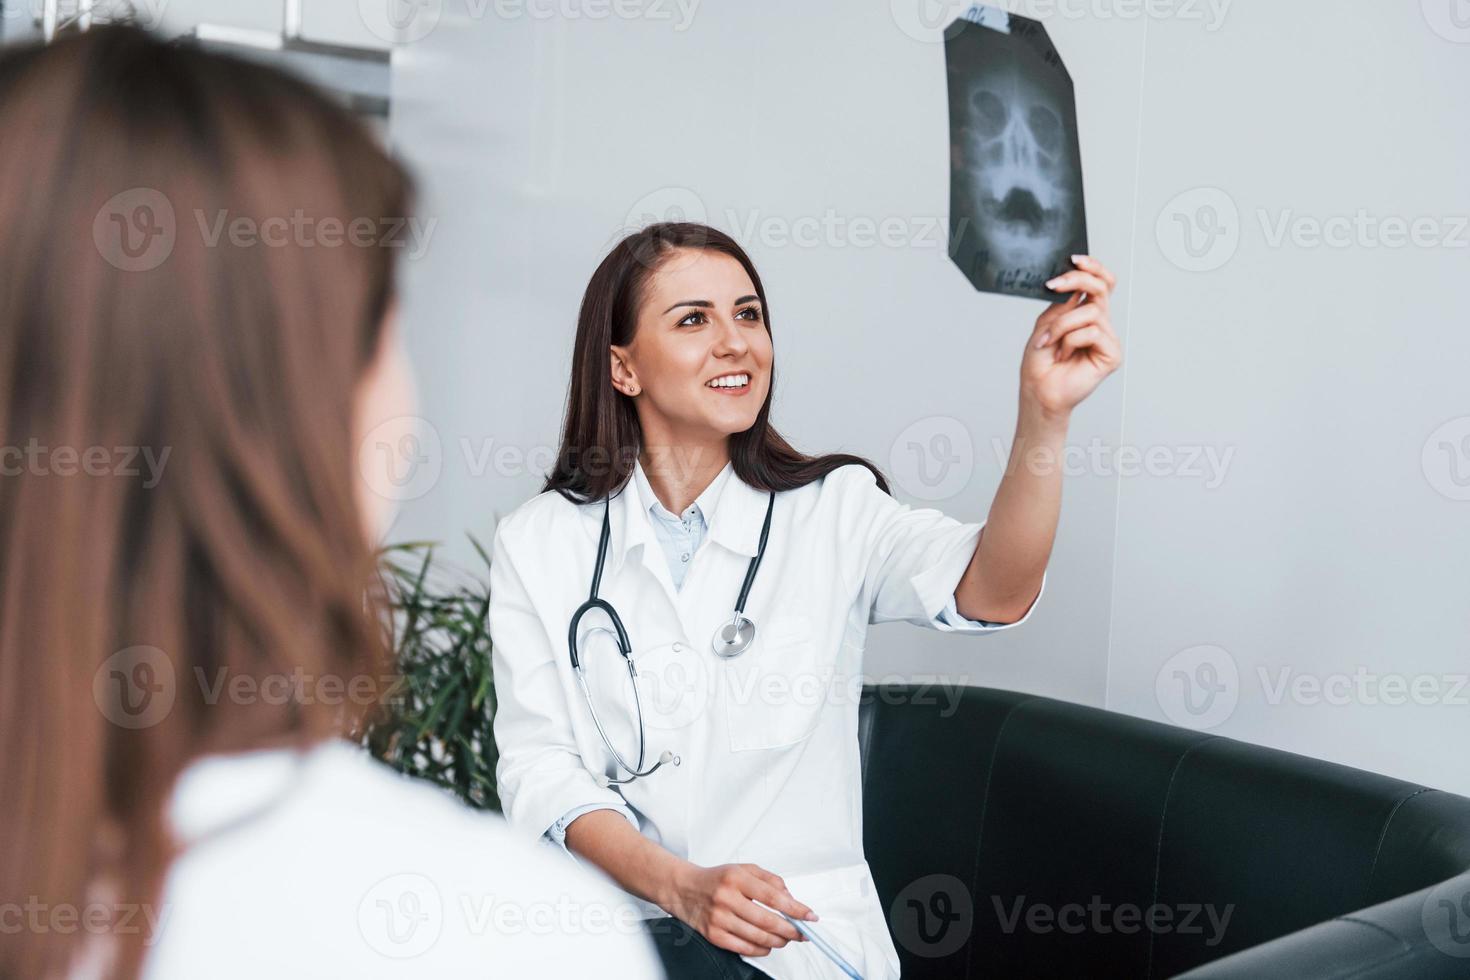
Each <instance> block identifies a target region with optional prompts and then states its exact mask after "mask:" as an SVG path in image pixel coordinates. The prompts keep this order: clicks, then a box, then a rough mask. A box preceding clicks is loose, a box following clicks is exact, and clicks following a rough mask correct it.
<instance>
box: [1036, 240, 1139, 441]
mask: <svg viewBox="0 0 1470 980" xmlns="http://www.w3.org/2000/svg"><path fill="white" fill-rule="evenodd" d="M1072 260H1073V263H1074V265H1075V266H1076V268H1074V269H1072V270H1070V271H1068V272H1064V273H1062V274H1061V275H1059V276H1057V277H1056V278H1055V279H1052V280H1050V281H1048V282H1047V284H1046V285H1047V288H1048V289H1052V290H1054V291H1057V292H1070V293H1071V295H1070V296H1068V298H1067V299H1066V300H1065V301H1063V302H1060V303H1053V304H1051V305H1050V306H1048V307H1047V308H1046V309H1045V310H1043V311H1042V312H1041V315H1040V316H1038V317H1037V318H1036V328H1035V329H1034V330H1033V331H1032V333H1031V342H1030V343H1028V344H1027V346H1026V356H1025V357H1024V358H1023V359H1022V361H1021V397H1022V408H1023V410H1025V409H1026V408H1028V407H1030V408H1031V409H1032V410H1034V411H1037V412H1040V413H1043V414H1045V415H1048V416H1051V417H1053V418H1065V417H1066V416H1067V415H1068V413H1070V412H1071V411H1072V409H1073V408H1074V407H1076V405H1077V404H1078V403H1079V402H1081V401H1082V400H1083V399H1084V398H1086V397H1087V396H1088V395H1090V394H1091V393H1092V392H1093V390H1094V389H1095V388H1097V386H1098V385H1099V384H1101V383H1102V380H1103V378H1106V377H1107V376H1108V375H1109V374H1112V373H1113V372H1114V371H1116V370H1117V369H1118V365H1120V364H1122V363H1123V345H1122V343H1121V342H1120V341H1119V340H1118V335H1117V334H1116V333H1114V332H1113V324H1112V321H1111V320H1110V319H1109V317H1108V298H1109V296H1110V295H1111V294H1112V292H1113V287H1114V286H1115V285H1116V284H1117V279H1116V278H1115V277H1114V276H1113V274H1112V273H1111V272H1109V271H1108V269H1107V267H1106V266H1105V265H1103V264H1102V263H1101V262H1099V261H1098V260H1097V259H1095V258H1093V257H1092V256H1090V255H1074V256H1072ZM1028 403H1029V406H1028Z"/></svg>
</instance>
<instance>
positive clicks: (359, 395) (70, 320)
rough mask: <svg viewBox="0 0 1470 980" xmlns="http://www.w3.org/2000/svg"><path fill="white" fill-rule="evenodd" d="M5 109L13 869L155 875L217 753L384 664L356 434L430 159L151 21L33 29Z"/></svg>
mask: <svg viewBox="0 0 1470 980" xmlns="http://www.w3.org/2000/svg"><path fill="white" fill-rule="evenodd" d="M0 134H3V137H0V228H3V229H4V235H5V260H4V261H3V262H0V785H3V786H5V792H4V794H3V795H4V797H5V800H6V802H5V804H4V805H5V807H6V810H7V813H6V815H5V821H4V825H5V828H6V834H7V837H8V840H7V842H6V847H5V848H4V849H3V850H0V893H3V894H5V895H30V896H36V897H37V900H38V901H40V902H42V903H45V904H49V905H52V906H53V907H54V906H59V905H64V904H70V905H72V906H74V907H80V906H81V904H82V902H83V901H84V896H85V895H87V894H88V892H87V888H88V884H89V882H95V881H96V880H97V879H98V878H99V877H105V878H107V879H108V880H109V881H110V883H111V887H113V888H115V889H117V891H116V892H115V893H114V894H116V895H117V896H118V898H117V900H118V901H124V902H127V901H131V902H145V901H151V900H153V899H154V898H155V897H156V895H157V893H158V888H159V885H160V883H161V880H162V877H161V876H162V873H163V870H164V869H165V867H166V864H167V860H168V855H169V844H168V837H167V833H166V828H165V826H164V824H163V823H162V816H163V814H162V810H163V805H164V803H165V801H166V798H167V795H168V793H169V792H170V790H171V787H172V783H173V780H174V777H175V776H176V775H177V774H178V772H179V771H180V769H181V768H182V767H183V766H184V765H185V764H186V763H187V762H188V761H189V760H190V759H191V758H193V757H194V756H196V755H199V754H201V753H203V752H206V751H231V750H240V749H246V748H251V747H255V746H259V745H264V744H272V743H277V744H279V743H295V744H304V743H306V742H308V741H310V740H313V739H315V738H318V737H320V736H322V735H324V734H326V733H328V732H332V731H334V730H340V729H341V728H342V727H343V726H344V725H351V724H353V723H354V720H355V717H356V716H357V715H359V714H360V713H361V712H363V711H366V710H367V709H368V707H369V699H367V698H362V697H359V698H357V699H353V698H351V697H344V696H343V695H342V693H341V692H342V691H343V690H344V689H346V686H347V685H350V684H351V682H352V681H353V680H354V679H359V680H360V679H362V678H368V679H370V681H371V682H372V684H373V685H374V690H376V689H377V688H376V685H377V684H378V682H379V681H380V680H381V679H383V678H384V676H385V674H386V673H387V669H386V660H385V650H384V645H383V642H382V638H381V635H380V633H379V631H378V629H377V628H376V626H375V622H374V619H373V616H372V606H371V603H365V588H366V587H367V585H368V583H369V582H370V581H371V567H372V560H371V559H372V556H371V547H370V541H371V539H372V537H373V534H374V532H375V530H376V528H375V527H374V523H375V521H376V520H377V519H379V518H375V516H374V514H375V513H376V512H377V511H378V510H379V508H375V507H370V506H368V505H369V504H370V503H371V501H370V498H368V497H366V496H364V495H363V493H362V491H361V489H360V486H361V484H360V481H358V480H357V479H356V478H355V473H356V472H357V470H356V466H355V464H354V450H355V446H356V443H357V440H358V439H359V438H361V436H362V433H363V430H364V428H365V426H366V425H367V424H368V422H367V420H369V419H371V418H374V417H383V416H386V415H391V414H394V411H395V410H394V408H393V403H394V402H395V401H396V400H397V399H398V398H399V397H400V395H401V393H402V392H403V390H404V379H403V376H402V369H401V361H400V360H399V359H398V357H397V355H396V351H397V345H396V343H395V342H394V340H393V338H392V330H391V319H392V318H391V310H392V307H393V296H394V286H393V257H394V255H395V254H396V253H395V250H394V249H392V248H389V247H385V243H384V242H383V235H384V233H385V232H386V230H387V229H388V228H389V227H390V225H391V223H392V222H393V221H394V220H395V219H402V218H403V217H404V216H405V211H406V208H407V206H408V197H409V195H410V187H409V181H408V179H407V177H406V175H405V174H404V173H403V171H402V170H400V168H399V167H398V166H397V165H395V164H394V163H393V162H392V161H391V160H390V159H389V158H388V157H387V156H386V155H385V154H384V153H383V152H382V150H381V149H380V148H379V147H378V146H377V145H376V143H375V142H374V141H373V140H372V138H371V137H370V136H369V135H368V134H367V133H366V132H365V131H364V129H363V128H362V127H361V126H360V125H359V124H358V123H357V121H356V120H354V119H353V118H352V117H351V116H350V114H348V113H347V112H345V111H344V110H343V109H341V108H339V107H338V106H336V105H335V104H333V103H331V102H330V101H328V100H327V99H325V98H324V97H322V96H321V95H319V94H317V93H316V92H314V91H313V90H311V89H310V88H309V87H308V86H306V85H305V84H303V83H301V82H299V81H297V80H295V79H293V78H291V77H288V76H286V75H284V74H282V73H280V72H277V71H275V70H272V69H269V68H266V67H263V66H259V65H255V64H250V63H246V62H244V61H240V60H235V59H229V58H225V57H222V56H219V55H215V54H210V53H206V52H203V51H201V50H198V49H195V48H192V47H185V46H174V45H167V44H164V43H161V42H159V41H157V40H155V39H153V38H151V37H149V36H148V35H146V34H144V33H142V32H139V31H136V30H133V29H130V28H118V27H112V28H100V29H96V30H93V31H90V32H87V33H84V34H80V35H77V36H71V37H66V38H63V39H61V40H58V41H57V42H55V43H54V44H52V45H50V46H48V47H39V46H36V47H27V48H24V49H16V50H10V51H8V52H6V53H5V54H4V55H3V57H0ZM242 678H243V679H244V681H243V682H242V681H241V679H242ZM266 678H276V679H278V680H279V679H286V678H289V679H292V680H291V683H292V685H293V686H292V687H291V688H290V690H291V696H288V697H285V698H281V697H267V696H266V692H268V691H270V690H273V689H279V685H277V688H271V687H269V686H267V685H266V684H263V683H262V681H263V680H265V679H266ZM324 681H325V682H326V683H323V682H324ZM357 690H358V691H362V690H364V688H363V686H362V684H360V683H359V684H358V685H357ZM251 692H253V693H251ZM328 692H338V693H337V694H336V695H335V696H328ZM379 693H380V692H379ZM99 830H106V831H108V833H99V832H98V831H99ZM17 938H19V940H20V941H19V942H16V941H15V940H16V939H17ZM121 938H123V940H124V949H123V958H122V960H120V966H121V969H122V971H123V972H128V971H131V970H133V969H135V968H136V965H137V963H138V957H139V956H140V955H141V942H140V941H139V940H140V939H141V938H146V937H133V940H132V941H131V942H130V941H129V940H128V937H126V936H124V937H121ZM74 940H75V936H73V935H71V934H59V933H56V932H54V931H53V932H49V933H48V932H34V933H27V934H24V935H22V936H20V937H14V936H12V937H7V940H6V943H5V945H4V947H3V949H4V952H0V976H41V975H44V974H46V973H48V972H51V971H54V970H56V969H58V968H60V965H61V964H63V963H64V962H65V961H66V960H67V959H68V958H69V957H70V956H72V955H74V954H75V949H74V945H75V943H74Z"/></svg>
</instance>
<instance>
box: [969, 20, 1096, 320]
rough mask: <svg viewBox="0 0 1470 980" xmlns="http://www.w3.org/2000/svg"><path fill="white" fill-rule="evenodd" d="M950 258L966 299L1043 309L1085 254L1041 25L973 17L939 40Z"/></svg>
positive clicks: (1072, 116) (1052, 58) (1065, 116)
mask: <svg viewBox="0 0 1470 980" xmlns="http://www.w3.org/2000/svg"><path fill="white" fill-rule="evenodd" d="M944 55H945V64H946V68H947V75H948V79H949V149H950V178H949V255H950V258H952V259H953V260H954V262H955V264H956V265H957V266H959V267H960V271H961V272H963V273H964V274H965V276H966V277H967V278H968V279H969V280H970V282H971V283H973V284H974V286H975V288H976V289H980V290H984V291H985V292H991V293H1005V294H1007V295H1011V296H1030V297H1034V298H1037V299H1045V300H1048V301H1051V302H1055V301H1057V300H1060V299H1063V298H1064V296H1063V295H1061V294H1058V293H1054V292H1052V291H1051V290H1049V289H1047V288H1046V286H1045V285H1044V283H1045V282H1046V281H1047V280H1048V279H1051V278H1052V277H1053V276H1055V275H1057V274H1058V273H1061V272H1064V271H1066V270H1068V269H1071V268H1072V261H1071V256H1072V255H1073V254H1074V253H1086V252H1087V218H1086V215H1085V214H1084V211H1083V206H1082V155H1081V151H1080V149H1079V147H1078V143H1077V105H1076V102H1075V101H1074V99H1073V95H1072V78H1071V76H1070V75H1068V74H1067V69H1066V66H1064V65H1063V64H1062V59H1061V56H1060V55H1058V54H1057V49H1056V47H1055V46H1054V45H1053V44H1052V43H1051V38H1049V37H1048V36H1047V33H1046V28H1045V27H1043V26H1042V25H1041V23H1040V22H1039V21H1035V20H1032V19H1030V18H1029V17H1021V16H1019V15H1017V14H1012V13H1009V12H1007V11H1004V10H1000V9H998V8H996V7H988V6H981V5H976V6H973V7H971V8H970V9H969V10H968V11H967V12H966V13H965V15H964V16H963V17H961V18H959V19H958V20H956V21H955V22H954V23H953V24H951V25H950V26H949V28H948V29H947V30H946V31H945V41H944Z"/></svg>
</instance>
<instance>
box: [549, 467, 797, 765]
mask: <svg viewBox="0 0 1470 980" xmlns="http://www.w3.org/2000/svg"><path fill="white" fill-rule="evenodd" d="M769 493H770V497H769V499H768V501H767V503H766V519H765V521H764V523H762V524H761V536H760V546H759V547H758V548H757V549H756V554H755V557H754V558H752V559H751V560H750V565H749V566H747V567H746V569H745V581H744V582H742V583H741V586H740V595H739V597H738V598H737V599H736V600H735V613H734V617H733V618H732V619H731V625H734V626H735V627H737V630H738V627H739V626H740V624H741V623H743V622H747V620H746V619H745V603H746V601H747V600H748V599H749V598H750V588H751V586H752V585H753V584H754V583H755V576H756V572H757V571H759V570H760V566H761V561H762V560H763V559H764V558H765V556H766V542H767V541H768V540H769V539H770V536H771V515H772V514H773V513H774V512H775V508H776V492H775V491H774V490H772V491H769ZM611 512H612V495H609V496H608V498H607V499H606V501H605V502H604V505H603V510H602V534H601V535H600V536H599V538H598V541H597V564H596V565H595V566H594V568H593V570H592V587H591V588H590V589H589V590H588V594H587V601H586V602H584V603H582V604H581V605H580V606H578V607H577V610H576V612H574V613H572V618H571V622H570V623H568V624H567V649H568V650H569V651H570V653H571V658H572V672H573V673H574V674H575V675H576V677H577V684H578V686H580V687H581V689H582V698H583V700H585V701H586V702H587V711H588V713H590V714H591V715H592V723H593V724H594V725H596V726H597V734H598V735H599V736H601V738H602V742H603V744H604V745H606V746H607V749H608V751H609V752H611V753H612V756H613V759H614V760H615V761H616V763H617V765H618V766H619V767H620V768H622V769H624V770H626V771H627V772H628V773H630V775H629V776H627V777H626V778H622V777H618V778H614V777H611V776H604V777H602V779H603V780H604V781H605V782H607V783H630V782H632V781H633V780H634V779H637V778H639V777H641V776H647V775H650V774H652V773H653V772H655V771H656V770H657V769H658V768H659V767H660V766H662V765H663V764H664V763H665V762H669V761H672V762H673V763H674V764H675V765H678V764H679V759H678V757H677V756H673V755H671V754H670V753H668V752H664V753H663V754H662V756H661V757H660V758H659V760H658V761H657V762H655V763H654V764H653V765H651V766H649V767H648V768H647V769H646V770H645V769H644V768H643V759H644V754H645V750H646V745H647V732H646V730H645V728H644V725H643V699H642V698H641V697H640V696H639V694H638V670H637V667H636V666H635V665H634V663H633V645H632V643H631V642H630V641H629V640H628V631H627V630H626V629H624V628H623V619H622V617H621V616H619V615H618V611H617V609H615V608H613V604H612V603H610V602H608V601H607V600H606V599H602V598H599V597H598V595H597V592H598V590H599V589H600V588H601V586H602V569H603V566H604V563H605V562H606V560H607V547H608V542H609V540H610V539H611V537H612V519H611ZM594 609H600V610H602V612H604V613H605V614H606V615H607V618H608V620H609V621H611V623H612V627H613V628H612V632H613V633H614V635H615V637H616V639H617V644H618V652H619V653H621V654H622V655H623V662H624V663H625V664H626V665H627V668H628V680H629V682H630V683H631V684H632V686H633V706H634V711H635V713H636V716H637V719H638V764H637V765H636V766H630V765H628V762H627V760H626V759H624V758H623V756H622V753H620V752H619V751H618V750H617V747H616V746H614V745H613V743H612V739H611V738H609V737H608V734H607V731H606V729H604V728H603V726H602V719H600V718H599V717H598V715H597V707H596V706H595V705H594V704H593V702H592V692H591V690H590V689H589V688H588V687H587V676H586V672H585V670H584V668H583V666H582V662H581V660H580V659H579V658H578V656H577V627H578V626H579V625H580V624H581V621H582V617H583V616H584V615H586V614H587V613H589V612H591V611H592V610H594ZM752 625H753V624H752ZM597 629H599V630H603V631H606V630H607V627H605V626H599V627H597ZM741 652H744V647H743V646H742V648H741V649H740V650H739V651H736V653H735V654H734V655H737V656H738V655H739V653H741Z"/></svg>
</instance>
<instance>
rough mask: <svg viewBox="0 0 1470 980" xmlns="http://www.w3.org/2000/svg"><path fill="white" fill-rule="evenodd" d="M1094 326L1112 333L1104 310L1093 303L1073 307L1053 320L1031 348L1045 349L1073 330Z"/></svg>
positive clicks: (1106, 312)
mask: <svg viewBox="0 0 1470 980" xmlns="http://www.w3.org/2000/svg"><path fill="white" fill-rule="evenodd" d="M1094 325H1096V326H1099V327H1101V328H1102V329H1103V330H1104V331H1105V332H1107V333H1112V325H1111V323H1109V319H1108V311H1107V310H1106V309H1104V308H1102V307H1100V306H1097V305H1096V304H1094V303H1083V304H1082V305H1081V306H1074V307H1073V308H1072V309H1070V310H1068V311H1067V312H1066V313H1063V314H1062V315H1061V316H1059V317H1057V318H1056V319H1055V320H1053V321H1052V323H1051V325H1050V326H1048V327H1047V329H1046V330H1045V331H1044V332H1043V333H1042V334H1041V336H1040V337H1037V338H1036V341H1035V343H1034V344H1033V346H1035V347H1045V346H1046V345H1047V344H1054V343H1056V342H1057V341H1058V340H1061V339H1062V338H1063V337H1065V336H1066V335H1067V334H1069V333H1071V332H1072V331H1074V330H1079V329H1081V328H1083V327H1090V326H1094Z"/></svg>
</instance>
